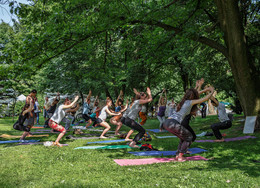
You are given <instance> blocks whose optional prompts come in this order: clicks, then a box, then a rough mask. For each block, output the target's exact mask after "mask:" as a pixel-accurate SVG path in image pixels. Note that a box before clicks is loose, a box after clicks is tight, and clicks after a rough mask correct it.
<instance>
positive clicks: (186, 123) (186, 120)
mask: <svg viewBox="0 0 260 188" xmlns="http://www.w3.org/2000/svg"><path fill="white" fill-rule="evenodd" d="M190 119H191V115H190V114H189V115H187V116H185V118H184V119H183V120H182V122H181V125H182V126H183V127H185V128H186V129H188V131H190V132H191V134H192V136H193V138H192V142H194V141H195V140H196V138H197V136H196V134H195V132H194V130H193V129H192V128H191V126H190Z"/></svg>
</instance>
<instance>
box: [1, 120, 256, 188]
mask: <svg viewBox="0 0 260 188" xmlns="http://www.w3.org/2000/svg"><path fill="white" fill-rule="evenodd" d="M241 118H242V117H241V116H235V120H234V121H233V126H232V128H230V129H228V130H223V131H222V132H223V133H226V134H227V137H236V136H241V135H243V133H242V131H243V130H242V129H243V124H244V122H240V121H238V120H239V119H241ZM41 120H42V122H41V124H42V123H43V118H42V117H41ZM217 121H218V120H217V117H216V116H208V117H207V118H206V119H201V118H200V117H197V118H196V119H195V120H192V122H191V126H192V127H193V128H194V130H195V132H196V133H197V134H199V133H201V132H202V131H207V129H208V128H209V126H210V124H211V123H214V122H217ZM146 124H147V125H145V128H147V129H148V128H158V126H159V122H158V120H156V119H150V120H148V121H147V123H146ZM12 125H13V121H12V118H5V119H0V134H12V135H21V132H19V131H15V130H14V129H12ZM114 128H115V127H113V130H114ZM127 130H129V129H128V128H127V127H125V126H124V127H122V132H124V131H127ZM208 131H210V130H208ZM157 135H170V133H158V134H157ZM252 135H254V136H256V137H257V139H248V140H242V141H236V142H226V143H193V144H192V145H191V147H200V148H203V149H207V150H208V152H205V153H202V154H199V155H201V156H203V157H206V158H208V159H212V160H210V161H187V162H183V163H177V162H170V163H159V164H151V165H142V166H119V165H117V164H116V163H115V162H114V161H113V159H120V158H129V159H134V158H149V157H139V156H134V155H130V154H129V153H127V152H128V151H133V150H136V151H138V149H121V150H74V148H75V147H78V146H84V145H86V143H87V142H88V141H95V140H74V141H71V140H66V138H65V137H64V138H63V139H62V141H61V143H68V144H69V146H68V147H63V148H58V147H44V146H43V145H24V146H15V145H16V144H0V160H1V163H0V169H1V170H0V177H1V178H0V187H1V188H2V187H8V188H10V187H221V188H222V187H260V178H259V175H260V168H259V167H260V165H259V164H260V163H254V162H253V161H252V160H260V156H259V154H260V148H259V144H260V140H259V137H260V133H259V132H256V133H255V134H252ZM56 137H57V135H56V134H55V135H50V137H43V138H42V139H41V141H48V140H51V141H54V140H55V139H56ZM213 138H214V137H210V138H207V139H213ZM30 139H31V138H30ZM198 139H201V138H200V137H199V138H198ZM0 140H7V139H0ZM150 143H151V144H152V145H153V146H154V147H155V148H157V149H159V150H176V148H177V145H178V139H177V138H168V139H156V138H155V137H154V136H153V140H152V142H150ZM120 144H122V143H120ZM97 145H98V144H97ZM111 145H112V144H111ZM167 157H169V156H167Z"/></svg>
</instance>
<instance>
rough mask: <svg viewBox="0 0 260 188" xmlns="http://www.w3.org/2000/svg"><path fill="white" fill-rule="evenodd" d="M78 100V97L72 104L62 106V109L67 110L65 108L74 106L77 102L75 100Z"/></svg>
mask: <svg viewBox="0 0 260 188" xmlns="http://www.w3.org/2000/svg"><path fill="white" fill-rule="evenodd" d="M78 99H79V96H76V97H75V99H74V101H73V102H72V103H70V104H69V105H63V109H67V108H71V107H73V106H74V104H75V103H76V102H77V100H78Z"/></svg>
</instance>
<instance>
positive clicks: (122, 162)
mask: <svg viewBox="0 0 260 188" xmlns="http://www.w3.org/2000/svg"><path fill="white" fill-rule="evenodd" d="M186 159H187V161H200V160H203V161H207V160H208V159H206V158H204V157H202V156H199V155H197V156H192V157H186ZM114 161H115V162H116V163H117V164H119V165H120V166H128V165H145V164H153V163H166V162H171V161H173V162H174V161H175V158H146V159H114ZM175 162H178V161H175Z"/></svg>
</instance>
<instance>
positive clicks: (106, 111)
mask: <svg viewBox="0 0 260 188" xmlns="http://www.w3.org/2000/svg"><path fill="white" fill-rule="evenodd" d="M111 106H112V100H111V99H110V98H107V99H106V106H104V107H103V108H102V110H101V113H100V115H99V116H98V118H97V119H96V124H97V125H101V126H102V127H105V129H104V131H103V132H102V134H101V135H100V138H107V137H105V134H106V133H107V131H109V129H110V128H111V127H110V125H109V124H108V123H107V122H106V119H107V114H108V115H111V116H116V115H120V114H121V112H118V113H113V112H111V111H110V110H109V108H110V107H111Z"/></svg>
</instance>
